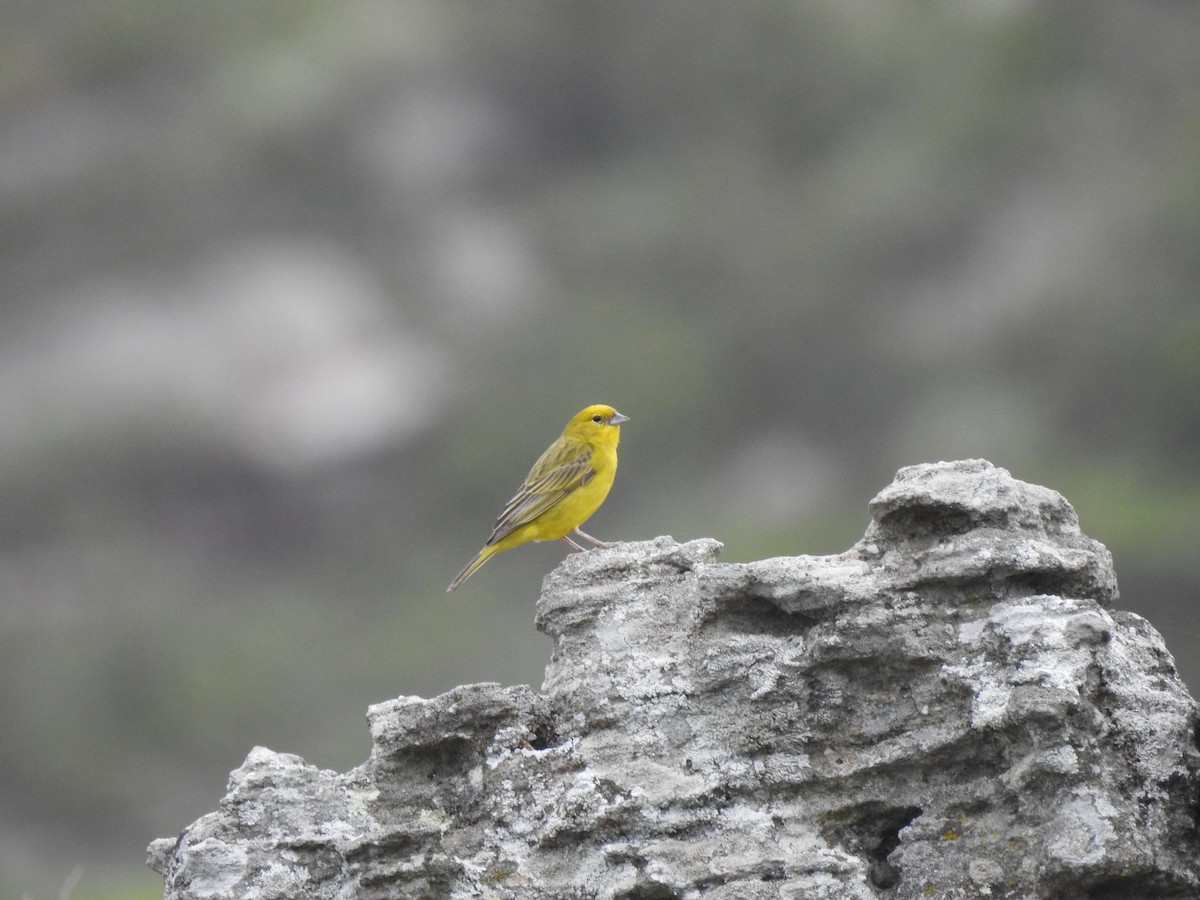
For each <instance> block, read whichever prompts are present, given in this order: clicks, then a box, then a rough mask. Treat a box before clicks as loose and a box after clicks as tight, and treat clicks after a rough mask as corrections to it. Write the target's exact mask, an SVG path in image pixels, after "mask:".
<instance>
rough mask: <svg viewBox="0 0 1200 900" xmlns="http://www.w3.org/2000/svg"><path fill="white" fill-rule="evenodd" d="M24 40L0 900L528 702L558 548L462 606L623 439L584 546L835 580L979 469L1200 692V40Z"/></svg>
mask: <svg viewBox="0 0 1200 900" xmlns="http://www.w3.org/2000/svg"><path fill="white" fill-rule="evenodd" d="M0 19H2V20H3V25H4V27H3V28H0V295H2V296H3V300H4V302H3V304H0V421H3V423H4V426H3V428H0V485H2V486H3V494H2V496H3V503H0V651H2V652H0V710H2V711H3V713H4V717H5V722H6V727H5V728H4V729H2V730H0V764H2V769H3V771H4V773H5V775H4V776H3V778H4V784H3V790H2V791H0V894H2V895H5V896H8V895H12V896H21V895H26V894H27V895H29V896H31V897H35V898H42V897H50V896H57V895H59V894H60V893H64V892H67V889H71V891H73V893H74V896H76V897H83V896H87V897H89V898H92V897H99V898H104V897H105V896H115V897H121V898H122V900H127V898H130V897H133V896H137V895H138V892H141V893H142V895H144V896H147V897H150V896H156V895H157V894H158V892H159V891H160V886H159V885H158V884H157V882H156V880H155V879H154V878H153V876H152V875H151V874H150V873H146V872H144V870H143V869H142V848H143V847H144V845H145V843H146V841H147V840H148V839H149V838H150V837H153V836H156V835H163V834H171V833H176V832H178V831H179V829H180V828H181V827H182V826H183V825H184V824H186V823H187V822H190V821H193V820H194V819H195V818H196V817H197V816H199V815H200V814H201V813H202V812H204V811H205V810H206V809H208V808H209V806H210V805H211V798H212V797H213V795H214V791H216V790H219V788H220V786H221V785H222V784H224V781H225V775H226V773H227V772H228V771H229V770H230V769H232V768H233V767H235V766H236V765H237V764H238V762H239V761H240V760H241V759H242V758H243V757H244V755H245V752H246V748H247V747H250V746H253V745H256V744H261V745H266V746H270V747H272V748H274V749H277V750H279V751H283V752H292V753H296V754H299V755H301V756H303V757H304V758H305V759H306V760H308V761H309V762H311V763H314V764H316V765H319V766H323V767H330V768H338V769H341V770H344V769H346V768H349V767H350V766H352V765H354V764H356V763H357V762H358V761H360V760H361V759H362V757H363V755H364V753H365V752H366V750H367V746H366V743H365V738H364V739H362V740H361V741H359V742H356V743H352V744H348V743H347V740H348V738H347V736H348V735H360V732H361V729H359V728H358V725H359V723H360V722H361V711H362V710H363V709H364V708H365V707H366V706H367V705H368V704H370V703H373V702H377V701H379V700H381V699H383V698H387V697H394V696H397V695H398V694H424V695H427V696H428V695H433V694H436V693H438V692H441V691H444V690H448V689H449V688H451V687H452V686H454V685H457V684H465V683H470V682H476V681H496V682H502V683H506V684H519V683H522V682H529V683H534V684H537V683H539V682H540V680H541V677H542V667H543V665H544V663H545V659H546V656H547V653H548V651H549V645H548V642H547V640H546V639H545V638H544V637H543V636H540V635H538V634H537V633H536V632H535V631H534V629H533V627H532V617H533V601H534V598H535V597H536V595H537V592H538V587H539V585H540V583H541V578H542V576H543V575H544V574H545V573H546V572H548V571H550V570H551V569H552V568H553V567H554V566H555V565H556V564H557V563H558V562H559V561H560V560H561V558H562V555H563V548H562V546H561V545H560V546H536V547H527V548H521V549H520V550H518V551H514V552H513V553H509V554H505V555H504V556H502V557H500V558H498V559H496V560H495V561H493V562H492V563H491V564H490V565H489V566H488V568H487V569H486V570H485V571H484V572H483V573H481V574H480V576H479V577H477V578H476V579H473V580H472V582H471V583H470V584H469V585H468V586H467V587H465V588H464V589H463V590H462V591H460V592H458V593H457V594H455V595H454V596H453V597H451V598H447V597H446V596H445V595H444V593H443V589H444V587H445V585H446V583H447V582H448V581H449V578H450V577H451V576H452V575H453V573H454V572H455V571H457V570H458V568H459V567H460V566H461V565H462V563H463V562H464V561H465V560H466V559H467V558H468V557H469V556H470V554H471V553H473V552H474V551H475V550H476V549H477V547H478V545H479V544H480V543H481V542H482V541H483V540H484V538H486V536H487V533H488V529H489V526H490V524H491V522H492V519H493V517H494V516H495V514H496V513H497V512H498V511H499V509H500V507H501V506H502V504H503V502H504V501H505V500H506V499H507V498H508V497H509V496H510V494H511V492H512V491H513V489H514V488H515V487H516V486H517V484H518V482H519V480H520V478H521V477H522V476H523V475H524V473H525V472H526V471H527V469H528V467H529V465H530V464H531V463H532V461H533V459H534V458H535V457H536V455H537V454H538V453H539V452H540V451H541V450H542V449H543V448H544V447H545V445H546V444H547V443H548V442H549V441H550V440H551V439H552V438H553V436H554V435H555V434H556V433H557V432H558V430H559V429H560V428H561V427H562V423H563V422H564V421H565V420H566V418H567V416H569V415H570V414H571V413H572V412H573V411H574V410H576V409H578V408H579V407H581V406H583V405H584V404H586V403H590V402H596V401H603V402H611V403H614V404H616V405H618V406H619V408H620V409H621V410H622V411H623V412H625V413H627V414H628V415H630V416H631V417H632V421H631V423H630V424H629V426H627V427H626V428H625V429H624V430H623V441H622V446H621V451H622V462H621V471H620V474H619V475H618V478H617V484H616V487H615V488H614V490H613V493H612V494H611V496H610V498H609V501H608V503H607V504H606V506H605V507H604V509H603V510H601V512H600V513H598V514H597V516H596V517H595V519H593V520H592V523H591V525H592V527H589V531H591V532H592V533H595V534H598V535H599V536H602V537H605V538H610V539H612V538H620V539H643V538H649V537H651V536H653V535H656V534H663V533H671V534H674V535H676V536H677V537H679V538H681V539H687V538H690V537H695V536H699V535H712V536H715V537H717V538H719V539H720V540H722V541H723V542H724V543H725V545H726V551H725V557H724V558H725V559H726V560H730V561H734V562H736V561H739V560H751V559H761V558H765V557H768V556H772V555H785V554H786V555H794V554H799V553H826V552H832V551H837V550H840V549H842V548H844V547H845V546H848V545H849V544H850V543H851V542H852V541H853V540H855V539H856V538H857V537H858V536H859V535H861V533H862V529H863V527H864V524H865V523H866V522H867V512H866V510H864V509H863V508H862V498H863V497H867V496H870V495H871V493H872V492H873V491H874V490H875V488H877V486H878V485H879V484H882V483H885V482H886V480H887V479H889V478H890V477H891V475H892V473H893V472H895V471H896V470H897V469H898V468H900V467H901V466H903V465H906V464H909V463H916V462H926V461H936V460H939V459H952V458H956V457H974V456H980V457H986V458H988V459H991V460H993V461H994V462H995V463H996V464H997V465H1002V466H1004V467H1006V468H1008V469H1009V470H1011V471H1012V472H1013V473H1014V475H1016V476H1017V477H1018V478H1021V479H1024V480H1027V481H1033V482H1037V483H1044V484H1049V485H1052V486H1054V487H1055V488H1056V489H1058V490H1060V491H1062V492H1063V493H1064V494H1065V495H1066V496H1068V497H1069V498H1070V499H1071V501H1072V502H1073V503H1074V505H1075V507H1076V509H1077V510H1078V511H1079V514H1080V517H1081V520H1082V524H1083V527H1084V529H1085V530H1086V532H1087V533H1088V534H1090V535H1093V536H1094V537H1096V538H1097V539H1099V540H1102V541H1103V542H1104V543H1105V544H1106V545H1107V546H1108V547H1109V548H1110V549H1111V550H1112V552H1113V554H1114V557H1115V562H1116V567H1117V570H1118V571H1120V573H1121V582H1122V590H1123V595H1124V597H1125V601H1124V602H1125V605H1126V606H1127V607H1128V608H1130V609H1133V610H1134V611H1136V612H1139V613H1142V614H1144V615H1146V616H1147V617H1148V618H1150V619H1151V621H1153V622H1154V624H1155V625H1156V626H1157V627H1158V628H1159V629H1160V630H1161V631H1162V633H1163V634H1164V636H1165V638H1166V640H1167V643H1168V645H1169V646H1170V647H1171V649H1172V650H1173V651H1174V653H1175V655H1176V658H1177V660H1178V662H1179V666H1180V671H1181V673H1182V675H1183V676H1184V678H1185V679H1186V680H1189V681H1190V683H1191V684H1192V686H1193V688H1194V687H1195V686H1196V685H1197V684H1198V683H1200V658H1198V657H1197V654H1196V653H1195V651H1194V647H1195V645H1196V639H1197V634H1198V633H1200V624H1198V623H1197V622H1196V615H1195V612H1194V607H1195V603H1194V597H1195V595H1196V592H1197V587H1198V585H1197V581H1198V579H1197V576H1196V574H1195V572H1194V567H1193V566H1191V564H1190V553H1191V546H1190V545H1191V543H1192V540H1193V538H1194V535H1195V534H1196V533H1198V531H1200V528H1198V526H1200V476H1198V475H1197V471H1198V468H1197V465H1196V457H1197V451H1196V447H1197V443H1198V441H1197V438H1198V436H1200V309H1198V308H1197V306H1196V303H1195V285H1196V283H1197V280H1198V276H1200V272H1198V271H1197V265H1196V259H1197V257H1196V253H1195V247H1196V246H1197V245H1198V244H1200V234H1197V231H1198V229H1200V215H1198V214H1197V213H1198V211H1200V179H1197V177H1196V172H1197V171H1200V129H1198V128H1197V126H1196V123H1197V122H1198V121H1200V109H1198V106H1200V99H1198V98H1200V56H1197V54H1196V52H1195V47H1196V46H1197V45H1200V8H1194V7H1193V6H1191V5H1188V4H1175V3H1167V2H1151V3H1148V4H1142V5H1140V6H1139V7H1138V8H1137V9H1136V10H1126V9H1124V8H1122V7H1120V6H1106V7H1102V8H1097V7H1095V6H1087V5H1084V4H1081V3H1067V4H1053V5H1052V4H1037V3H1017V2H1009V3H991V4H971V5H967V6H958V7H956V6H929V7H922V8H911V7H905V8H900V7H896V8H894V9H889V8H883V7H875V6H872V7H866V6H862V5H856V4H827V5H825V6H812V5H804V6H790V7H785V8H781V7H780V6H779V5H778V4H771V3H765V2H751V3H741V4H736V5H731V4H723V3H718V2H715V0H701V2H700V3H698V4H697V3H686V4H685V3H675V2H672V3H660V4H651V5H646V4H637V3H628V2H616V3H609V4H604V5H596V4H586V3H578V2H565V3H564V2H553V3H551V2H520V3H515V4H504V5H489V4H442V3H407V4H390V3H384V2H365V0H351V2H340V3H333V2H311V3H304V4H295V3H288V2H268V0H264V2H260V3H255V4H244V3H238V2H234V0H204V2H196V3H187V4H167V5H161V4H151V3H146V2H144V0H101V2H97V3H90V4H85V5H78V6H65V5H62V4H44V3H33V2H17V3H11V4H9V5H8V6H7V7H6V8H5V10H4V11H3V13H2V14H0ZM314 723H317V724H316V725H314ZM360 736H361V735H360ZM64 846H70V847H72V848H75V850H74V851H73V852H74V853H75V854H77V856H76V857H75V858H68V857H66V856H64V854H63V853H62V848H63V847H64Z"/></svg>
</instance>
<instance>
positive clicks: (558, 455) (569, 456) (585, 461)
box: [487, 438, 596, 544]
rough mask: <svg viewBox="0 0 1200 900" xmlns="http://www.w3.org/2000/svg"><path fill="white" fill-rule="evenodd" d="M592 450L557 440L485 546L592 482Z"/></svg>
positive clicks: (572, 442)
mask: <svg viewBox="0 0 1200 900" xmlns="http://www.w3.org/2000/svg"><path fill="white" fill-rule="evenodd" d="M591 461H592V448H591V447H589V446H588V445H587V444H585V443H583V442H582V441H575V440H569V439H566V438H559V439H558V440H557V441H555V442H554V443H553V444H551V445H550V446H549V448H547V450H546V452H545V453H543V454H542V456H541V458H540V459H539V460H538V461H537V462H536V463H534V464H533V468H532V469H530V470H529V474H528V475H527V476H525V483H524V484H523V485H521V489H520V490H519V491H517V493H516V495H515V496H514V497H513V498H512V499H511V500H509V501H508V505H507V506H505V507H504V511H503V512H501V513H500V518H498V519H497V520H496V527H495V528H493V529H492V536H491V537H490V538H488V540H487V542H488V544H494V543H496V542H497V541H500V540H503V539H504V538H506V537H508V535H510V534H512V533H513V532H514V531H516V530H517V529H518V528H520V527H521V526H522V525H527V524H528V523H530V522H532V521H533V520H534V519H536V518H537V517H538V516H540V515H541V514H542V513H544V512H545V511H546V510H548V509H549V508H550V507H551V506H553V505H554V504H555V503H557V502H558V501H559V500H561V499H562V498H563V497H565V496H567V494H569V493H571V491H573V490H575V489H576V488H577V487H580V486H581V485H584V484H587V483H588V482H589V481H591V480H592V477H593V476H594V475H595V474H596V471H595V470H594V469H593V468H592V465H591Z"/></svg>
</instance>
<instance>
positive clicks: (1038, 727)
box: [150, 460, 1200, 900]
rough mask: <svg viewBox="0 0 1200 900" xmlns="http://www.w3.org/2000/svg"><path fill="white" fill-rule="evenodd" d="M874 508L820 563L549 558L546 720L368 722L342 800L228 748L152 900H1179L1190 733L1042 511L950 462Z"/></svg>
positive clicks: (1074, 539) (1169, 676)
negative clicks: (206, 806) (160, 895)
mask: <svg viewBox="0 0 1200 900" xmlns="http://www.w3.org/2000/svg"><path fill="white" fill-rule="evenodd" d="M870 510H871V514H872V518H873V521H872V523H871V525H870V526H869V528H868V530H867V533H866V535H865V536H864V538H863V539H862V540H861V541H860V542H859V543H858V544H856V545H855V546H854V547H852V548H851V549H850V550H848V551H847V552H845V553H842V554H840V555H837V556H830V557H811V556H798V557H788V558H779V559H767V560H762V561H759V562H753V563H746V564H721V563H717V562H715V561H714V558H715V557H716V554H717V551H718V550H719V549H720V545H719V544H718V543H717V542H716V541H712V540H695V541H690V542H688V543H685V544H679V543H677V542H675V541H674V540H672V539H671V538H665V537H664V538H658V539H657V540H654V541H647V542H644V543H629V544H622V545H619V546H617V547H614V548H611V549H607V550H599V551H589V552H587V553H582V554H576V555H572V556H569V557H568V558H567V559H566V561H565V562H563V564H562V565H560V566H559V567H558V568H557V569H556V570H555V571H554V572H552V573H551V574H550V575H549V576H547V578H546V580H545V584H544V586H543V590H542V596H541V599H540V601H539V603H538V609H537V624H538V627H540V628H541V629H543V630H544V631H546V632H548V633H549V634H550V635H552V636H553V638H554V653H553V658H552V659H551V661H550V664H549V667H548V668H547V671H546V680H545V684H544V686H543V690H542V693H537V692H534V691H532V690H530V689H529V688H526V687H502V686H500V685H495V684H477V685H468V686H464V687H460V688H456V689H455V690H453V691H450V692H449V693H446V694H443V695H442V696H439V697H435V698H433V699H430V700H424V699H420V698H417V697H401V698H399V699H396V700H390V701H387V702H385V703H380V704H378V705H376V706H373V707H371V709H370V710H369V712H368V718H369V721H370V728H371V736H372V740H373V742H374V743H373V749H372V751H371V755H370V758H369V759H368V760H367V761H366V762H365V763H363V764H362V765H361V766H359V767H357V768H355V769H353V770H351V771H349V772H346V773H337V772H330V771H322V770H318V769H316V768H314V767H312V766H309V765H306V764H305V763H304V761H303V760H301V759H299V758H297V757H295V756H289V755H286V754H281V753H274V752H272V751H269V750H265V749H262V748H257V749H255V750H253V751H252V752H251V753H250V755H249V756H248V757H247V759H246V761H245V763H244V764H243V765H242V767H241V768H239V769H238V770H236V771H235V772H234V773H233V774H232V776H231V779H230V784H229V792H228V794H227V795H226V796H225V798H224V799H223V800H222V801H221V803H220V807H219V809H218V810H217V811H216V812H213V813H210V814H208V815H206V816H204V817H203V818H201V819H200V820H199V821H197V822H195V823H194V824H192V825H191V826H189V827H188V828H187V829H186V830H185V831H184V832H183V834H182V835H181V836H180V837H179V838H178V840H174V839H164V840H159V841H155V842H154V843H153V844H152V845H151V847H150V854H151V865H152V866H153V867H154V868H155V869H156V870H158V871H159V872H161V873H162V874H163V875H164V877H165V883H166V897H167V898H171V900H184V898H188V900H200V898H205V900H215V898H264V900H265V898H284V897H289V898H290V897H305V898H329V900H333V898H339V900H348V898H389V900H391V898H438V897H447V898H476V897H483V898H522V900H543V898H545V900H550V898H554V900H562V898H581V900H582V898H597V900H599V898H622V900H666V898H693V897H705V898H713V900H718V898H719V900H726V898H728V900H735V898H736V900H756V898H808V900H815V898H827V900H847V898H879V897H894V898H966V897H992V898H1030V897H1044V898H1064V900H1066V898H1114V900H1115V898H1142V897H1144V898H1150V897H1154V898H1172V897H1174V898H1197V897H1200V859H1198V853H1197V851H1198V848H1200V841H1198V835H1197V818H1198V801H1200V751H1198V749H1197V721H1198V717H1197V705H1196V703H1195V702H1194V701H1193V700H1192V698H1191V697H1190V696H1189V695H1188V693H1187V691H1186V690H1185V688H1184V687H1183V685H1182V684H1181V682H1180V680H1179V678H1178V676H1177V675H1176V672H1175V668H1174V665H1173V662H1172V660H1171V656H1170V654H1169V653H1168V652H1167V650H1166V649H1165V648H1164V646H1163V643H1162V640H1161V639H1160V637H1159V636H1158V634H1157V633H1156V632H1155V631H1154V630H1153V629H1152V628H1151V627H1150V626H1149V624H1147V623H1146V622H1145V621H1144V620H1143V619H1141V618H1139V617H1138V616H1136V615H1133V614H1130V613H1123V612H1114V611H1112V610H1111V609H1110V607H1111V606H1112V604H1113V602H1114V601H1115V600H1116V597H1117V587H1116V580H1115V577H1114V575H1113V570H1112V564H1111V558H1110V556H1109V554H1108V551H1107V550H1105V548H1104V547H1103V546H1102V545H1101V544H1099V543H1097V542H1096V541H1093V540H1091V539H1089V538H1088V537H1086V536H1085V535H1083V534H1082V533H1081V532H1080V530H1079V525H1078V521H1077V519H1076V516H1075V513H1074V511H1073V510H1072V509H1071V507H1070V505H1069V504H1068V503H1067V502H1066V500H1064V499H1063V498H1062V497H1061V496H1060V495H1059V494H1057V493H1055V492H1054V491H1051V490H1048V489H1046V488H1042V487H1037V486H1034V485H1029V484H1025V483H1022V482H1020V481H1017V480H1015V479H1013V478H1012V477H1011V476H1010V475H1009V474H1008V472H1006V471H1005V470H1003V469H998V468H995V467H993V466H992V465H991V464H990V463H987V462H984V461H982V460H969V461H964V462H956V463H941V464H937V465H925V466H914V467H911V468H908V469H904V470H902V471H901V472H900V473H899V474H898V475H897V478H896V480H895V481H894V482H893V483H892V484H891V485H889V486H888V487H887V488H885V489H884V490H883V491H882V492H881V493H880V494H879V495H878V496H877V497H876V498H875V499H874V500H873V501H872V502H871V504H870Z"/></svg>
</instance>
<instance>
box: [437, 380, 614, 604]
mask: <svg viewBox="0 0 1200 900" xmlns="http://www.w3.org/2000/svg"><path fill="white" fill-rule="evenodd" d="M628 421H629V416H624V415H621V413H619V412H617V411H616V410H615V409H613V408H612V407H611V406H604V405H603V404H600V405H596V406H589V407H587V408H586V409H581V410H580V411H579V412H577V413H576V414H575V415H574V416H573V417H572V418H571V421H570V422H568V423H567V427H566V428H564V429H563V433H562V436H561V437H560V438H559V439H558V440H557V441H555V442H554V443H553V444H551V445H550V446H549V447H547V448H546V452H545V453H543V454H542V456H541V458H540V459H539V460H538V461H537V462H535V463H534V464H533V468H532V469H530V470H529V474H528V475H527V476H525V483H524V484H523V485H521V489H520V490H519V491H517V493H516V496H514V497H513V498H512V499H511V500H509V501H508V505H507V506H505V507H504V511H503V512H502V513H500V518H498V519H497V520H496V527H495V528H493V529H492V536H491V537H490V538H488V539H487V543H486V544H484V545H483V549H482V550H480V551H479V552H478V553H477V554H475V558H474V559H473V560H471V561H470V562H469V563H467V565H466V566H465V567H464V568H463V570H462V571H461V572H459V573H458V576H457V577H456V578H455V579H454V580H453V581H452V582H450V587H448V588H446V590H447V591H452V590H454V589H455V588H456V587H458V586H459V585H460V584H462V583H463V582H464V581H466V580H467V579H468V578H470V577H471V576H472V575H473V574H474V573H475V570H476V569H478V568H479V567H480V566H482V565H483V564H484V563H485V562H487V561H488V560H489V559H491V558H492V557H493V556H495V555H496V554H497V553H499V552H500V551H502V550H508V549H509V548H511V547H516V546H519V545H520V544H526V543H528V542H529V541H554V540H558V539H559V538H562V539H563V540H564V541H566V542H567V543H568V544H570V545H571V546H572V547H574V548H575V549H576V550H583V549H584V548H583V547H580V546H579V545H578V544H577V543H575V542H574V541H573V540H571V538H570V537H568V535H569V534H571V533H574V534H577V535H579V536H580V537H581V538H584V539H585V540H589V541H591V542H592V543H593V544H595V545H596V546H597V547H607V546H608V545H607V544H606V543H604V541H599V540H597V539H596V538H594V537H592V536H591V535H590V534H585V533H584V532H582V531H580V530H579V526H580V525H582V524H583V523H584V522H586V521H587V520H588V517H589V516H591V514H592V513H594V512H595V511H596V510H597V509H599V508H600V504H601V503H603V502H604V498H605V497H607V496H608V490H609V488H611V487H612V483H613V478H614V477H616V474H617V443H618V442H619V441H620V439H621V423H622V422H628Z"/></svg>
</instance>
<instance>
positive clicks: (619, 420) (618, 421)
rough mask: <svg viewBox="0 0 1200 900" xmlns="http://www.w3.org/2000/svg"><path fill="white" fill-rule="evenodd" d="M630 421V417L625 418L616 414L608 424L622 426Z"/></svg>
mask: <svg viewBox="0 0 1200 900" xmlns="http://www.w3.org/2000/svg"><path fill="white" fill-rule="evenodd" d="M628 421H629V416H624V415H621V413H619V412H614V413H613V417H612V419H611V420H610V421H609V423H608V424H609V425H620V424H621V423H622V422H628Z"/></svg>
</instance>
